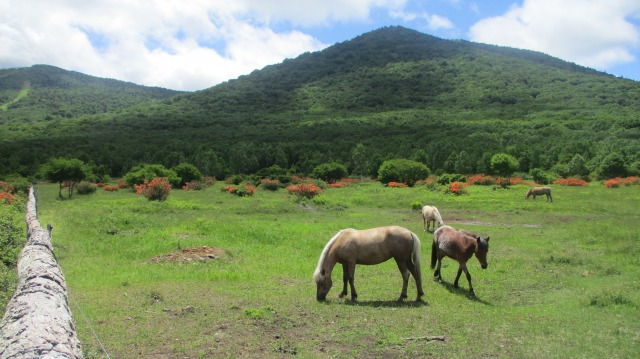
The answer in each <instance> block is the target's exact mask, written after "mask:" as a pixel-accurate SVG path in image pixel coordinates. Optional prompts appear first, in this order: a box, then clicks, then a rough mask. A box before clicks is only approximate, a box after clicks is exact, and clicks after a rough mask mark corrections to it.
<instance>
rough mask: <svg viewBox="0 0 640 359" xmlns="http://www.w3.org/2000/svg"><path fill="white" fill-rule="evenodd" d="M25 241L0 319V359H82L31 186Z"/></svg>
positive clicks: (63, 283)
mask: <svg viewBox="0 0 640 359" xmlns="http://www.w3.org/2000/svg"><path fill="white" fill-rule="evenodd" d="M26 221H27V243H26V244H25V246H24V248H23V249H22V252H21V253H20V256H19V258H18V286H17V289H16V292H15V293H14V295H13V297H12V298H11V301H10V302H9V304H7V308H6V311H5V314H4V317H3V318H2V322H1V323H0V359H13V358H82V357H83V355H82V348H81V346H80V341H79V340H78V337H77V335H76V331H75V325H74V322H73V317H72V315H71V309H70V308H69V303H68V300H67V284H66V281H65V279H64V275H63V274H62V270H61V269H60V267H59V266H58V263H57V261H56V258H55V255H54V253H53V245H52V244H51V236H50V233H49V232H48V231H47V230H45V229H43V228H42V227H41V226H40V222H39V221H38V217H37V213H36V199H35V194H34V189H33V187H32V188H31V189H30V190H29V200H28V202H27V214H26Z"/></svg>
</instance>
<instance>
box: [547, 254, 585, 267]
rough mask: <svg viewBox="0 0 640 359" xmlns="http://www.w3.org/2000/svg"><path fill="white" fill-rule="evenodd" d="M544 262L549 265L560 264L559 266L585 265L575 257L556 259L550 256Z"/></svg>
mask: <svg viewBox="0 0 640 359" xmlns="http://www.w3.org/2000/svg"><path fill="white" fill-rule="evenodd" d="M546 262H548V263H549V264H560V265H570V266H580V265H583V264H585V262H584V260H582V259H580V258H575V257H564V256H561V257H556V256H553V255H550V256H549V258H547V259H546Z"/></svg>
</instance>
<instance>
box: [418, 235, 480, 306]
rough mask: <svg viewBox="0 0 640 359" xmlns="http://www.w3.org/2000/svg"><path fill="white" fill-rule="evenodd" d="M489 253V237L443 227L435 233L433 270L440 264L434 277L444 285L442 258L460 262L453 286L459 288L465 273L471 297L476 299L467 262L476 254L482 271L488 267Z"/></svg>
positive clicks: (432, 258) (432, 255) (432, 254)
mask: <svg viewBox="0 0 640 359" xmlns="http://www.w3.org/2000/svg"><path fill="white" fill-rule="evenodd" d="M488 251H489V237H486V238H483V237H480V236H478V235H477V234H474V233H471V232H469V231H466V230H464V229H463V230H459V231H458V230H456V229H455V228H453V227H450V226H442V227H440V228H438V229H436V231H435V232H434V233H433V244H432V245H431V268H434V267H435V266H436V262H437V263H438V268H436V270H435V272H433V276H434V277H436V278H437V279H438V282H441V283H442V275H441V273H440V268H441V266H442V258H444V257H445V256H446V257H449V258H452V259H455V260H457V261H458V263H459V267H458V274H457V275H456V280H455V282H453V286H454V287H455V288H458V280H459V279H460V275H461V274H462V272H463V271H464V274H465V275H466V276H467V281H469V296H471V297H475V293H474V292H473V286H472V285H471V274H469V270H468V269H467V261H468V260H469V258H471V256H473V255H474V254H475V255H476V258H478V261H479V262H480V266H481V267H482V269H486V268H487V266H488V264H487V252H488Z"/></svg>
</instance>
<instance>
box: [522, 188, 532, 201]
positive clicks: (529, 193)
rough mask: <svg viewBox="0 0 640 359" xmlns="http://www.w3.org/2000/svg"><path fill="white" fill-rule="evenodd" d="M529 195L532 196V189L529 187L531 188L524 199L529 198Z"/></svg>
mask: <svg viewBox="0 0 640 359" xmlns="http://www.w3.org/2000/svg"><path fill="white" fill-rule="evenodd" d="M529 196H531V189H529V190H528V191H527V194H526V195H524V199H529Z"/></svg>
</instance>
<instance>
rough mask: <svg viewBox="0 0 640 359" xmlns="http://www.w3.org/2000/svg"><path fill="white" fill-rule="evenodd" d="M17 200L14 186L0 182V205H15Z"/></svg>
mask: <svg viewBox="0 0 640 359" xmlns="http://www.w3.org/2000/svg"><path fill="white" fill-rule="evenodd" d="M15 199H16V197H15V189H14V188H13V185H12V184H10V183H7V182H4V181H0V203H2V202H6V203H7V204H13V201H15Z"/></svg>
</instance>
